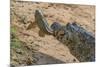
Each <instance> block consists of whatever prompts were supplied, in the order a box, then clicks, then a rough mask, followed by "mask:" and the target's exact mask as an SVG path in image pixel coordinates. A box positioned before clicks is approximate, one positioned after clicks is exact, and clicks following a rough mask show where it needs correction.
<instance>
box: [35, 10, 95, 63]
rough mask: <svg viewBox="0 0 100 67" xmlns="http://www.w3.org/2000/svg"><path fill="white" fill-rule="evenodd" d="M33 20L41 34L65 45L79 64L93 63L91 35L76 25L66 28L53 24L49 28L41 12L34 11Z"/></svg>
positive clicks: (93, 50) (69, 24)
mask: <svg viewBox="0 0 100 67" xmlns="http://www.w3.org/2000/svg"><path fill="white" fill-rule="evenodd" d="M35 20H36V22H37V24H38V26H39V28H40V30H41V31H42V32H44V33H46V34H51V35H54V37H56V38H57V39H58V40H59V41H60V42H62V43H63V44H65V45H67V46H68V48H69V49H70V52H71V53H72V54H73V55H74V56H75V57H76V58H77V59H78V60H79V61H80V62H90V61H95V37H93V36H92V35H91V33H89V32H88V31H86V30H85V29H83V28H82V27H80V26H78V25H77V24H76V23H68V24H67V25H66V26H62V25H61V24H59V23H57V22H54V23H53V24H52V25H51V27H49V24H48V23H47V21H46V19H45V17H44V16H43V13H42V11H41V10H36V12H35Z"/></svg>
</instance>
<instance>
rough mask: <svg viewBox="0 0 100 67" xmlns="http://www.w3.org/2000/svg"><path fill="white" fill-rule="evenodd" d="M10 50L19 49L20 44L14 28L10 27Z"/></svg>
mask: <svg viewBox="0 0 100 67" xmlns="http://www.w3.org/2000/svg"><path fill="white" fill-rule="evenodd" d="M10 32H11V48H20V47H21V42H20V40H19V39H18V38H17V36H16V32H17V30H16V28H15V27H11V31H10Z"/></svg>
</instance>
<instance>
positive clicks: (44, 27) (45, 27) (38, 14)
mask: <svg viewBox="0 0 100 67" xmlns="http://www.w3.org/2000/svg"><path fill="white" fill-rule="evenodd" d="M35 21H36V23H37V25H38V27H39V28H40V30H41V31H43V32H44V33H46V34H53V31H52V29H51V28H50V27H49V24H48V22H47V20H46V19H45V17H44V15H43V12H42V10H40V9H37V10H36V11H35Z"/></svg>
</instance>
